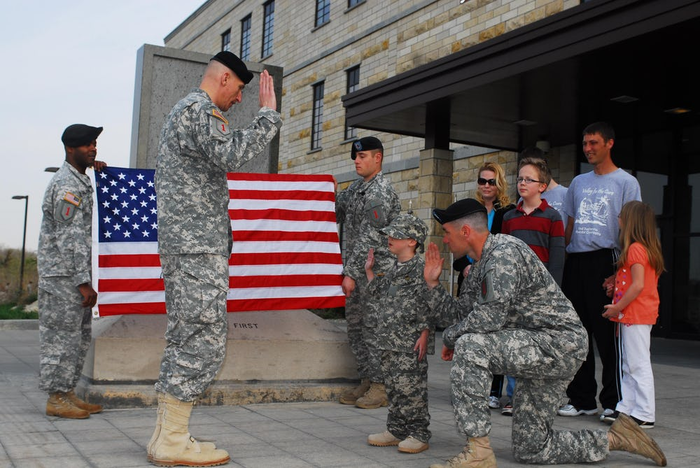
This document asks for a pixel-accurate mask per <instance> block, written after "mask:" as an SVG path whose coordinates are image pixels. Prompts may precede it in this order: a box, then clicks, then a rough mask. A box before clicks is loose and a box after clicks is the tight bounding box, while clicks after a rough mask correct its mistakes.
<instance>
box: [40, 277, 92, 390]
mask: <svg viewBox="0 0 700 468" xmlns="http://www.w3.org/2000/svg"><path fill="white" fill-rule="evenodd" d="M42 285H43V286H44V287H47V288H48V289H50V291H49V290H47V289H44V287H42V288H39V337H40V341H41V357H40V361H39V389H40V390H43V391H45V392H47V393H56V392H69V391H71V390H73V389H74V388H75V386H76V385H77V384H78V380H79V379H80V374H81V373H82V371H83V364H84V363H85V356H86V355H87V352H88V350H89V349H90V341H91V339H92V311H91V310H90V308H89V307H83V306H82V305H81V304H82V302H83V296H82V294H80V292H79V291H78V288H77V287H76V286H75V285H74V284H73V281H72V279H71V278H50V279H48V280H42Z"/></svg>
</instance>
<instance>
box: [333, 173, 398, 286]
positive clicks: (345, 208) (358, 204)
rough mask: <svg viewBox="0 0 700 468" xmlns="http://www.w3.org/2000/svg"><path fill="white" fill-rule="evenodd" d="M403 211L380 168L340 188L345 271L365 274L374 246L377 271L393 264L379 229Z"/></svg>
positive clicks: (337, 208)
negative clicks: (370, 251)
mask: <svg viewBox="0 0 700 468" xmlns="http://www.w3.org/2000/svg"><path fill="white" fill-rule="evenodd" d="M400 211H401V205H400V204H399V197H398V196H397V195H396V192H394V189H393V188H392V187H391V183H390V182H389V180H388V179H387V178H386V177H384V174H383V173H381V172H379V173H378V174H377V175H376V176H374V177H373V178H372V179H371V180H370V181H369V182H365V181H364V180H363V179H358V180H356V181H355V182H353V183H352V184H351V185H350V187H348V188H347V189H346V190H344V191H342V192H340V193H339V194H338V195H337V197H336V200H335V214H336V219H337V221H338V222H339V223H343V226H344V229H345V236H344V240H345V268H344V269H343V274H344V275H346V276H349V277H351V278H353V279H354V280H357V279H358V278H360V277H361V276H364V275H365V261H366V260H367V253H368V252H369V249H370V248H374V265H375V272H378V273H383V272H386V271H388V270H389V268H391V266H392V265H393V264H394V260H395V258H394V256H393V255H391V253H389V247H388V243H387V238H386V236H385V235H383V234H380V233H379V230H380V229H382V228H384V227H386V226H388V225H389V224H390V223H391V221H392V220H393V219H394V218H395V217H396V216H397V215H398V214H399V212H400Z"/></svg>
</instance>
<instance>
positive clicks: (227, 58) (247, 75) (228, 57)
mask: <svg viewBox="0 0 700 468" xmlns="http://www.w3.org/2000/svg"><path fill="white" fill-rule="evenodd" d="M211 60H216V61H217V62H220V63H223V64H224V65H226V66H227V67H228V68H229V69H230V70H231V71H232V72H233V73H235V74H236V76H238V78H240V79H241V81H242V82H244V83H245V84H248V83H250V80H252V79H253V74H252V73H251V72H249V71H248V67H246V66H245V63H243V60H241V59H239V58H238V57H237V56H236V54H234V53H232V52H229V51H227V50H225V51H223V52H219V53H218V54H216V55H215V56H213V57H212V58H211Z"/></svg>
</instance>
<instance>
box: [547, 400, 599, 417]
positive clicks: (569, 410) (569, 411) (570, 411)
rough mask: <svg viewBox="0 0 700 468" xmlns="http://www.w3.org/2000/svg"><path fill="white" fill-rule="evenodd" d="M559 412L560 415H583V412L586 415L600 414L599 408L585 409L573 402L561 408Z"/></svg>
mask: <svg viewBox="0 0 700 468" xmlns="http://www.w3.org/2000/svg"><path fill="white" fill-rule="evenodd" d="M557 414H559V416H581V415H582V414H583V415H586V416H593V415H594V414H598V408H594V409H589V410H584V409H578V408H576V407H575V406H574V405H572V404H571V403H568V404H566V405H564V406H562V407H561V408H559V410H558V411H557Z"/></svg>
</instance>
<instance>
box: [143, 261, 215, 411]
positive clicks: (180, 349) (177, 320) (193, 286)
mask: <svg viewBox="0 0 700 468" xmlns="http://www.w3.org/2000/svg"><path fill="white" fill-rule="evenodd" d="M160 262H161V265H162V267H163V279H164V280H165V308H166V310H167V314H168V328H167V330H166V332H165V342H166V344H165V351H164V352H163V358H162V360H161V363H160V376H159V377H158V382H157V383H156V391H158V392H165V393H169V394H170V395H173V396H174V397H176V398H178V399H179V400H182V401H193V400H195V399H196V398H197V397H198V396H199V395H201V394H202V393H203V392H204V391H205V390H206V389H207V388H208V387H209V385H211V383H212V382H213V381H214V378H215V377H216V374H217V373H218V372H219V370H220V369H221V365H222V363H223V362H224V358H225V357H226V334H227V332H228V321H227V317H226V295H227V293H228V290H229V287H228V286H229V274H228V258H226V257H224V256H223V255H210V254H193V255H161V256H160Z"/></svg>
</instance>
